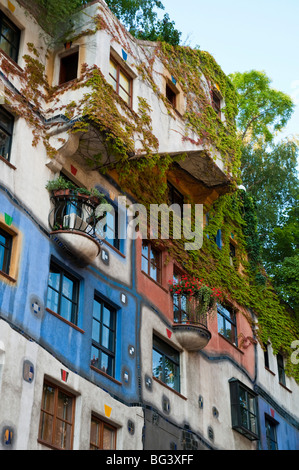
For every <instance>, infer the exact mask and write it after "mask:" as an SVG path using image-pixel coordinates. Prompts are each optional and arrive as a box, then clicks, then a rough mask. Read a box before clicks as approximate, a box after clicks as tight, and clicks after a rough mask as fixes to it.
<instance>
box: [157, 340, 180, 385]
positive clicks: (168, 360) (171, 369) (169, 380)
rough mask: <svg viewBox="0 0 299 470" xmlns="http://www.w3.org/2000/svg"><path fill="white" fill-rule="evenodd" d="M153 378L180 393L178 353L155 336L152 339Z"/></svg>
mask: <svg viewBox="0 0 299 470" xmlns="http://www.w3.org/2000/svg"><path fill="white" fill-rule="evenodd" d="M153 376H154V377H156V379H158V380H160V381H161V382H163V383H165V384H166V385H168V387H170V388H172V389H174V390H176V391H177V392H179V391H180V353H179V352H178V351H177V350H176V349H174V348H172V347H171V346H169V345H168V344H167V343H165V342H164V341H162V340H161V339H160V338H158V337H156V336H154V338H153Z"/></svg>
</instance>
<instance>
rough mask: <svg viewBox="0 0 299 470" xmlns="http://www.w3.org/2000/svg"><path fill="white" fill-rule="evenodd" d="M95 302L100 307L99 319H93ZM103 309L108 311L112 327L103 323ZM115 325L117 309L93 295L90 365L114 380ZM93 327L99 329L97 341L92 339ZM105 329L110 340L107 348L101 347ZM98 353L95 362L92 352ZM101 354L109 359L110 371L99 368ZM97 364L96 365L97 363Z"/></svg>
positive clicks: (98, 296)
mask: <svg viewBox="0 0 299 470" xmlns="http://www.w3.org/2000/svg"><path fill="white" fill-rule="evenodd" d="M95 302H96V303H97V304H99V305H100V318H99V319H98V318H96V317H95ZM104 307H105V308H106V309H107V310H109V311H110V315H111V316H112V325H109V326H108V325H107V324H105V323H104V319H103V317H104V315H103V311H104ZM116 323H117V309H116V308H115V307H114V306H113V305H111V304H110V303H109V302H107V301H106V300H104V299H103V298H102V297H101V296H100V295H98V294H95V296H94V299H93V312H92V335H91V355H90V365H91V366H92V367H94V368H96V369H97V370H99V371H101V372H104V373H105V374H107V375H109V376H110V377H114V378H115V362H116V326H117V325H116ZM94 325H98V329H99V336H98V340H96V339H95V338H94V336H93V335H94ZM104 328H105V329H107V330H108V331H109V333H111V338H110V339H109V341H110V344H109V347H108V348H107V347H106V346H105V345H103V330H104ZM95 349H96V350H97V352H98V358H97V360H95V358H93V353H94V350H95ZM102 354H105V355H106V356H108V358H110V361H111V370H108V369H106V370H103V368H102V367H101V363H102V361H101V357H102ZM97 362H98V363H97Z"/></svg>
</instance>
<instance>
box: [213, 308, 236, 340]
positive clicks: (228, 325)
mask: <svg viewBox="0 0 299 470" xmlns="http://www.w3.org/2000/svg"><path fill="white" fill-rule="evenodd" d="M217 319H218V333H220V334H221V335H222V336H224V337H225V338H226V339H228V340H229V341H230V342H231V343H234V344H235V345H236V346H237V344H238V343H237V324H236V315H235V313H234V312H233V311H231V310H229V309H228V308H227V307H224V306H223V305H220V304H218V305H217Z"/></svg>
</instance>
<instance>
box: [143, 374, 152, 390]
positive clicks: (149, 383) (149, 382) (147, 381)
mask: <svg viewBox="0 0 299 470" xmlns="http://www.w3.org/2000/svg"><path fill="white" fill-rule="evenodd" d="M152 384H153V382H152V379H151V378H150V377H149V376H147V375H146V376H145V386H146V388H147V389H148V390H152Z"/></svg>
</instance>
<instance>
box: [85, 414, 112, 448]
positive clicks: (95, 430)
mask: <svg viewBox="0 0 299 470" xmlns="http://www.w3.org/2000/svg"><path fill="white" fill-rule="evenodd" d="M115 449H116V428H115V427H113V426H111V425H110V424H107V423H105V422H104V421H101V420H100V419H98V418H96V417H95V416H92V417H91V428H90V450H115Z"/></svg>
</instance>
